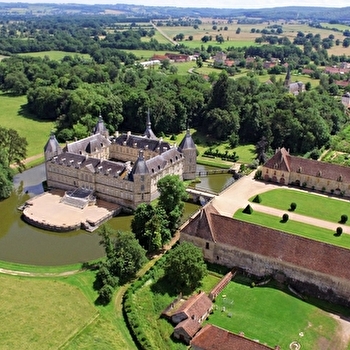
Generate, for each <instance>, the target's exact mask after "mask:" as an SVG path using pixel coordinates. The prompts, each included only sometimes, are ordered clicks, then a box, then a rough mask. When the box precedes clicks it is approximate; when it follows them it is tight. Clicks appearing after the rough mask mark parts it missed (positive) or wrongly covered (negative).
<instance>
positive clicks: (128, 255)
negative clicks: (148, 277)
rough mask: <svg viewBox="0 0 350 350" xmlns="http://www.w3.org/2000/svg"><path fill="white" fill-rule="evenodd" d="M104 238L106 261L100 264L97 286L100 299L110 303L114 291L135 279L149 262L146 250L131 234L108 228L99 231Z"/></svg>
mask: <svg viewBox="0 0 350 350" xmlns="http://www.w3.org/2000/svg"><path fill="white" fill-rule="evenodd" d="M99 235H100V236H101V237H102V239H101V242H100V244H101V245H103V246H104V249H105V252H106V260H105V261H103V262H101V263H100V266H99V270H98V273H97V274H96V281H95V285H96V286H97V287H98V289H99V299H100V301H101V302H104V303H108V302H109V301H110V299H111V297H112V294H113V293H112V291H113V290H114V288H115V287H116V286H117V285H118V283H119V282H120V284H124V283H126V282H127V281H129V280H130V279H132V278H134V277H135V275H136V272H137V271H138V270H139V269H140V268H141V267H142V266H143V264H144V263H145V262H146V261H147V259H146V255H145V250H144V249H143V248H142V247H141V246H140V244H139V243H138V241H137V239H136V238H135V236H134V234H133V233H131V232H121V231H114V230H112V229H111V228H109V227H107V226H102V227H101V228H100V230H99Z"/></svg>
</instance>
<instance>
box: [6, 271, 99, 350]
mask: <svg viewBox="0 0 350 350" xmlns="http://www.w3.org/2000/svg"><path fill="white" fill-rule="evenodd" d="M0 288H1V291H2V292H1V306H0V310H1V315H2V317H4V319H3V321H4V322H2V326H1V334H2V335H1V339H0V347H1V349H38V348H41V349H57V348H58V347H60V346H61V345H62V344H64V343H65V342H67V341H68V340H69V338H70V337H72V336H73V335H74V334H75V333H76V332H77V331H79V329H81V328H82V327H84V325H86V324H88V323H90V322H91V321H92V320H93V319H94V318H95V317H96V316H97V315H98V313H97V310H96V309H95V308H94V307H93V306H92V305H91V304H90V303H89V302H88V300H87V299H86V298H85V297H84V296H83V294H82V293H81V291H80V290H79V289H77V288H74V287H72V286H69V285H67V284H65V283H62V282H59V281H53V280H46V281H42V280H38V279H25V278H20V277H8V276H3V275H0Z"/></svg>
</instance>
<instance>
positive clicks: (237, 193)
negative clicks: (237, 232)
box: [212, 172, 350, 234]
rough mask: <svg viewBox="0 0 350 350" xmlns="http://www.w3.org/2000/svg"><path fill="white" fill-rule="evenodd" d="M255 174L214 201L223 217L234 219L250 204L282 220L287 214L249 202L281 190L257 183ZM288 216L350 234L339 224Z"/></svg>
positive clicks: (297, 215)
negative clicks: (235, 214)
mask: <svg viewBox="0 0 350 350" xmlns="http://www.w3.org/2000/svg"><path fill="white" fill-rule="evenodd" d="M254 174H255V172H252V173H251V174H249V175H248V176H244V177H242V178H241V179H239V180H238V181H236V182H235V183H234V184H233V185H231V186H230V187H228V188H227V189H226V190H225V191H223V192H222V193H221V194H220V196H217V197H215V198H214V199H213V201H212V203H213V205H214V207H215V208H216V210H217V211H218V212H219V213H220V214H221V215H224V216H229V217H232V216H233V214H234V213H235V212H236V211H237V210H238V209H241V208H245V207H246V206H247V205H248V204H250V206H251V207H252V208H253V210H256V211H258V212H262V213H266V214H270V215H274V216H278V217H281V218H282V215H283V214H284V213H286V212H287V210H279V209H275V208H271V207H266V206H264V205H262V204H258V203H251V202H249V201H248V200H249V198H251V197H253V196H255V195H257V194H260V193H264V192H267V191H270V190H273V189H275V188H281V186H280V185H275V184H273V183H271V182H269V183H265V182H262V181H255V180H254ZM282 188H283V187H282ZM288 189H292V190H295V191H301V190H300V189H297V188H290V187H288ZM339 200H342V199H339ZM288 215H289V219H290V220H295V221H300V222H303V223H305V224H310V225H314V226H319V227H324V228H326V229H329V230H332V231H334V232H335V230H336V228H337V227H338V226H341V227H342V228H343V233H348V234H350V227H349V226H347V225H340V224H338V223H337V222H331V221H325V220H320V219H315V218H312V217H309V216H304V215H300V214H297V213H293V212H288Z"/></svg>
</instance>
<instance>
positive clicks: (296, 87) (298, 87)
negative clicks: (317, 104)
mask: <svg viewBox="0 0 350 350" xmlns="http://www.w3.org/2000/svg"><path fill="white" fill-rule="evenodd" d="M284 86H285V87H286V88H287V89H288V91H289V92H290V93H292V94H293V95H298V94H299V93H301V92H304V91H305V84H304V83H303V82H301V81H298V82H294V83H293V82H292V79H291V74H290V67H289V66H288V69H287V74H286V78H285V80H284Z"/></svg>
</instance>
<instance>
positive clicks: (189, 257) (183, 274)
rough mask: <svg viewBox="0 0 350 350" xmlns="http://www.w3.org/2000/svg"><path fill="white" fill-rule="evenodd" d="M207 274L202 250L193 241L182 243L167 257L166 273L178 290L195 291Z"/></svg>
mask: <svg viewBox="0 0 350 350" xmlns="http://www.w3.org/2000/svg"><path fill="white" fill-rule="evenodd" d="M206 274H207V267H206V265H205V262H204V259H203V254H202V251H201V249H200V248H197V247H196V246H195V245H193V244H192V243H189V242H183V243H181V244H180V245H178V246H177V247H175V248H174V249H173V250H171V251H170V252H169V254H168V256H167V258H166V262H165V275H166V277H167V279H168V280H169V283H171V284H172V285H173V286H174V288H176V289H177V291H186V292H187V291H193V290H194V289H195V288H197V287H198V286H199V285H200V283H201V281H202V279H203V277H204V276H205V275H206Z"/></svg>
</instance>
